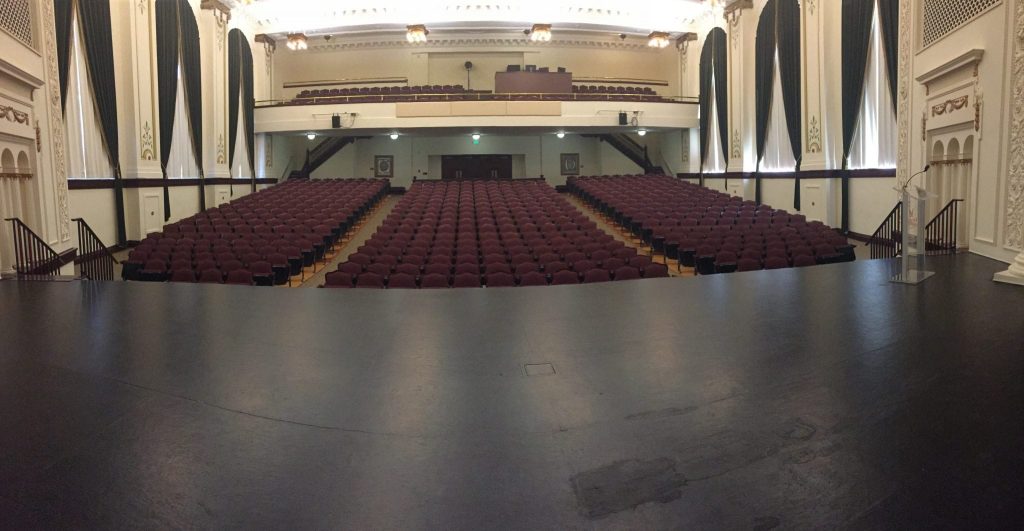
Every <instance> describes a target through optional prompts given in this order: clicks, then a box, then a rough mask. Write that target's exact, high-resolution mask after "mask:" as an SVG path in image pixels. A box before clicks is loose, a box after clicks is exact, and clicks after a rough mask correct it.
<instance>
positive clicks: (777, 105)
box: [761, 52, 796, 172]
mask: <svg viewBox="0 0 1024 531" xmlns="http://www.w3.org/2000/svg"><path fill="white" fill-rule="evenodd" d="M788 127H789V124H788V123H787V122H786V103H785V101H784V100H783V97H782V72H781V70H780V69H779V54H778V52H776V53H775V75H773V76H772V106H771V113H770V114H769V115H768V134H767V136H766V137H765V143H764V158H763V159H761V171H763V172H782V171H793V170H795V169H796V158H794V157H793V144H792V143H790V141H789V128H788Z"/></svg>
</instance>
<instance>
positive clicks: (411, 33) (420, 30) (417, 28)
mask: <svg viewBox="0 0 1024 531" xmlns="http://www.w3.org/2000/svg"><path fill="white" fill-rule="evenodd" d="M427 35H430V31H429V30H427V27H426V26H424V25H423V24H413V25H411V26H406V27H405V40H407V41H409V42H410V43H414V44H415V43H420V42H427Z"/></svg>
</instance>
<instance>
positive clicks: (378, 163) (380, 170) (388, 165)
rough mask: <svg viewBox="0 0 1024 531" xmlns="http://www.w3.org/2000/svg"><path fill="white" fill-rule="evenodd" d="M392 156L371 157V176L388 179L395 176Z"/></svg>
mask: <svg viewBox="0 0 1024 531" xmlns="http://www.w3.org/2000/svg"><path fill="white" fill-rule="evenodd" d="M394 174H395V157H394V155H375V156H374V157H373V176H374V177H379V178H384V179H390V178H392V177H394V176H395V175H394Z"/></svg>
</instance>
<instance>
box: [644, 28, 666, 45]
mask: <svg viewBox="0 0 1024 531" xmlns="http://www.w3.org/2000/svg"><path fill="white" fill-rule="evenodd" d="M670 37H671V35H669V34H668V33H665V32H664V31H652V32H651V34H650V35H648V36H647V46H650V47H651V48H665V47H667V46H668V45H669V44H670V42H669V38H670Z"/></svg>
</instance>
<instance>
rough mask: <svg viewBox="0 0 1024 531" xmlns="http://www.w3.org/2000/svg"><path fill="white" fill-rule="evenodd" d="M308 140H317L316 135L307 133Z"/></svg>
mask: <svg viewBox="0 0 1024 531" xmlns="http://www.w3.org/2000/svg"><path fill="white" fill-rule="evenodd" d="M306 138H308V139H310V140H316V133H306Z"/></svg>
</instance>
